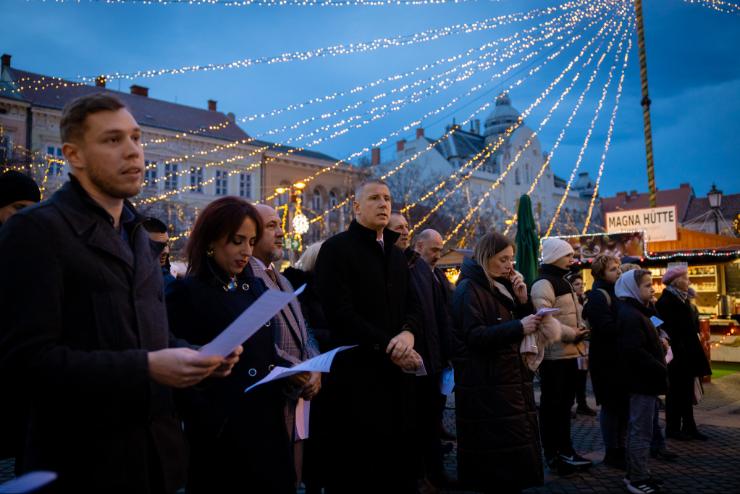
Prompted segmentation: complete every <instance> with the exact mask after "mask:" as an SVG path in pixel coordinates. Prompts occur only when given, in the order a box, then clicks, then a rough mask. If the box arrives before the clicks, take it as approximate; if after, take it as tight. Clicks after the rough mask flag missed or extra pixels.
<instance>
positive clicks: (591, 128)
mask: <svg viewBox="0 0 740 494" xmlns="http://www.w3.org/2000/svg"><path fill="white" fill-rule="evenodd" d="M624 41H625V40H624V38H622V40H621V41H620V42H619V47H618V48H617V54H616V56H615V58H614V63H613V64H612V66H611V67H610V68H609V75H608V76H607V79H606V83H605V84H604V87H603V89H602V91H601V97H600V98H599V102H598V103H597V105H596V109H595V110H594V115H593V117H592V118H591V123H590V124H589V127H588V131H587V132H586V137H584V139H583V144H582V145H581V149H580V151H579V152H578V158H577V159H576V164H575V165H574V166H573V170H571V172H570V177H568V183H567V184H566V186H565V191H564V192H563V195H562V197H561V198H560V202H559V203H558V206H557V208H556V209H555V214H554V215H553V217H552V220H550V226H549V227H548V228H547V232H546V233H545V237H549V236H550V232H552V229H553V227H554V226H555V223H556V222H557V220H558V216H559V215H560V210H561V209H562V207H563V204H565V201H566V200H567V199H568V192H570V188H571V186H572V185H573V180H574V179H575V178H576V173H578V169H579V168H580V166H581V162H582V161H583V156H584V155H585V153H586V149H588V144H589V142H590V140H591V135H592V134H593V131H594V128H595V127H596V122H597V121H598V120H599V115H600V114H601V109H602V108H603V107H604V101H605V100H606V96H607V93H608V91H609V87H610V86H611V83H612V79H613V76H614V71H615V69H616V67H617V64H618V63H619V59H620V58H621V56H622V49H623V44H624Z"/></svg>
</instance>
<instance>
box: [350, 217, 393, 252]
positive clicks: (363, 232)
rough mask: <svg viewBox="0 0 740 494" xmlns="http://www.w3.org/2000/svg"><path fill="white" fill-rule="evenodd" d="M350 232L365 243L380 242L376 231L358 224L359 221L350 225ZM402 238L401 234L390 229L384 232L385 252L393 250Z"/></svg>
mask: <svg viewBox="0 0 740 494" xmlns="http://www.w3.org/2000/svg"><path fill="white" fill-rule="evenodd" d="M349 232H350V233H352V234H353V235H356V236H358V237H359V238H361V239H362V241H363V242H366V243H368V244H370V243H377V242H378V235H377V233H376V232H375V230H371V229H370V228H367V227H365V226H362V225H361V224H359V223H358V222H357V220H352V222H351V223H350V224H349ZM400 236H401V234H400V233H398V232H394V231H393V230H389V229H388V228H386V229H384V230H383V250H384V251H385V253H386V254H387V253H388V252H390V251H391V250H392V249H393V246H394V245H395V243H396V240H398V237H400Z"/></svg>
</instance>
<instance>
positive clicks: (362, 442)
mask: <svg viewBox="0 0 740 494" xmlns="http://www.w3.org/2000/svg"><path fill="white" fill-rule="evenodd" d="M397 238H398V234H397V233H395V232H392V231H390V230H385V231H384V234H383V240H384V246H383V247H381V245H380V244H379V243H378V242H377V240H376V233H375V231H373V230H370V229H368V228H365V227H364V226H362V225H360V224H359V223H357V222H356V221H353V222H352V223H351V224H350V227H349V229H348V230H347V231H346V232H342V233H339V234H337V235H335V236H333V237H332V238H330V239H328V240H327V241H326V242H324V244H323V245H322V246H321V251H320V252H319V257H318V260H317V264H316V281H317V284H318V290H319V295H320V296H321V302H322V305H323V307H324V313H325V315H326V319H327V321H328V323H329V331H330V335H331V341H332V343H333V345H335V346H336V345H359V347H358V348H355V349H352V350H348V351H345V352H342V353H339V354H338V355H337V357H336V359H335V360H334V365H333V367H332V372H331V374H329V375H328V376H327V381H328V382H327V386H326V389H325V390H322V393H324V392H326V394H325V396H324V398H325V400H326V409H327V414H328V415H329V416H328V417H327V420H328V421H329V423H331V424H333V427H332V429H331V431H329V437H328V438H327V450H328V452H329V454H328V456H327V457H326V458H325V461H326V462H328V464H329V465H331V472H330V476H329V477H328V478H327V485H328V486H330V487H334V488H335V489H336V492H413V490H414V488H415V476H416V471H415V469H414V467H413V451H414V444H413V440H412V439H413V432H414V431H413V429H412V418H413V413H414V410H413V390H414V387H413V380H414V376H413V375H408V374H405V373H403V372H402V371H401V369H400V368H399V367H398V366H396V365H395V364H393V363H392V362H391V359H390V357H389V356H388V355H387V354H386V352H385V350H386V347H387V346H388V343H389V342H390V340H391V339H392V338H393V337H394V336H396V335H397V334H398V333H400V332H401V331H402V330H404V329H408V330H411V331H412V332H416V331H417V328H418V322H417V321H418V316H417V315H416V314H417V302H416V300H415V297H414V296H413V293H412V291H411V287H410V284H409V271H408V266H407V265H406V259H405V257H404V255H403V252H402V251H401V250H400V249H399V248H398V247H396V246H394V243H395V241H396V239H397Z"/></svg>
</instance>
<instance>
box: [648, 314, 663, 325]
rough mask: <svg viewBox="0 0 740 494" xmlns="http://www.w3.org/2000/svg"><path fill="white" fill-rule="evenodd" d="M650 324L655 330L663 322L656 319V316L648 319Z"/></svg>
mask: <svg viewBox="0 0 740 494" xmlns="http://www.w3.org/2000/svg"><path fill="white" fill-rule="evenodd" d="M650 322H652V323H653V326H655V327H656V328H657V327H658V326H660V325H661V324H663V320H662V319H659V318H658V317H656V316H652V317H651V318H650Z"/></svg>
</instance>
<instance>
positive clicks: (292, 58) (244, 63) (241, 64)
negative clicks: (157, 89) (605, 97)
mask: <svg viewBox="0 0 740 494" xmlns="http://www.w3.org/2000/svg"><path fill="white" fill-rule="evenodd" d="M582 5H583V2H581V1H576V0H570V1H568V2H565V3H563V4H559V5H556V6H550V7H545V8H540V9H532V10H530V11H527V12H514V13H511V14H504V15H500V16H497V17H491V18H488V19H483V20H479V21H475V22H472V23H458V24H452V25H448V26H444V27H441V28H431V29H427V30H424V31H421V32H417V33H412V34H403V35H397V36H390V37H382V38H376V39H374V40H371V41H366V42H357V43H346V44H336V45H330V46H326V47H322V48H316V49H312V50H298V51H293V52H286V53H282V54H279V55H271V56H264V57H258V58H244V59H240V60H234V61H231V62H227V63H211V64H205V65H188V66H182V67H177V68H159V69H148V70H140V71H136V72H130V73H123V72H114V73H110V74H97V75H94V76H80V77H78V81H77V82H72V81H69V80H65V79H63V78H58V77H46V76H44V77H40V78H29V79H28V80H24V79H23V78H21V79H19V80H18V81H17V82H18V84H16V86H15V87H14V89H13V90H12V91H13V92H21V91H25V90H32V91H44V90H46V89H51V88H57V89H58V88H62V87H64V88H67V87H75V86H80V85H86V84H87V83H92V82H95V81H99V80H105V81H114V80H134V79H147V78H153V77H159V76H163V75H182V74H187V73H195V72H212V71H223V70H233V69H244V68H248V67H252V66H256V65H274V64H278V63H288V62H297V61H307V60H312V59H316V58H324V57H336V56H342V55H350V54H357V53H368V52H372V51H377V50H380V49H387V48H397V47H403V46H409V45H417V44H421V43H428V42H433V41H437V40H440V39H443V38H447V37H449V36H453V35H458V34H471V33H476V32H483V31H490V30H495V29H497V28H499V27H502V26H506V25H508V24H512V23H517V22H527V21H531V20H533V19H536V18H539V17H543V16H548V15H550V14H553V13H555V12H558V11H564V12H565V11H572V12H577V11H578V9H579V8H580V7H581V6H582ZM24 82H29V84H26V85H24V84H23V83H24Z"/></svg>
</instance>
